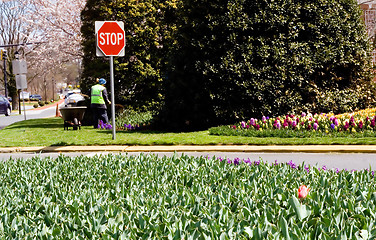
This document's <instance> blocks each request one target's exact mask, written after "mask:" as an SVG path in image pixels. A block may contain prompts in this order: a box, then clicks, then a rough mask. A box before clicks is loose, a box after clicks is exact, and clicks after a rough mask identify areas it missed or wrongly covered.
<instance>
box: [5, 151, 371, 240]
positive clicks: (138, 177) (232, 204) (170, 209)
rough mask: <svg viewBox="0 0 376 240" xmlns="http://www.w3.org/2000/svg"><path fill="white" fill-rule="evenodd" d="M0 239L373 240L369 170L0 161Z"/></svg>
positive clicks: (137, 160) (149, 159)
mask: <svg viewBox="0 0 376 240" xmlns="http://www.w3.org/2000/svg"><path fill="white" fill-rule="evenodd" d="M0 168H1V175H0V178H1V179H0V185H1V188H0V189H1V193H0V203H1V205H0V208H1V211H0V214H1V216H0V236H1V237H0V238H1V239H187V240H188V239H375V238H376V225H375V223H376V207H375V203H376V187H375V180H374V172H373V170H371V169H368V170H367V169H365V170H362V171H346V170H341V171H340V170H338V169H327V168H326V167H321V168H318V167H316V166H308V165H305V164H301V165H296V164H295V163H293V162H289V163H278V161H276V162H274V163H272V164H270V163H264V162H263V161H262V159H239V158H235V159H227V158H217V157H213V158H208V157H204V156H202V157H189V156H186V155H176V154H175V155H173V156H171V157H158V156H156V155H143V154H141V155H137V156H130V155H120V154H119V155H105V156H95V157H84V156H81V157H66V156H63V155H61V156H59V157H58V158H56V159H52V158H40V157H34V158H32V159H9V160H7V161H4V162H1V164H0Z"/></svg>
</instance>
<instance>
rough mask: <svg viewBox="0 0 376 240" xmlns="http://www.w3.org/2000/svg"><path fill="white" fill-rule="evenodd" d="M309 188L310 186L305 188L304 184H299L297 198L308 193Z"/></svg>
mask: <svg viewBox="0 0 376 240" xmlns="http://www.w3.org/2000/svg"><path fill="white" fill-rule="evenodd" d="M309 190H310V188H307V187H306V186H305V185H302V186H300V187H299V189H298V197H299V199H304V198H306V197H307V195H308V192H309Z"/></svg>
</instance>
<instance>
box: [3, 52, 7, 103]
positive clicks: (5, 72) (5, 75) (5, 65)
mask: <svg viewBox="0 0 376 240" xmlns="http://www.w3.org/2000/svg"><path fill="white" fill-rule="evenodd" d="M3 58H4V88H5V97H6V98H8V84H7V64H6V60H7V58H6V57H3Z"/></svg>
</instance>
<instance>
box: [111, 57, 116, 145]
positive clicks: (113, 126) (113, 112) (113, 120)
mask: <svg viewBox="0 0 376 240" xmlns="http://www.w3.org/2000/svg"><path fill="white" fill-rule="evenodd" d="M110 74H111V76H110V79H111V118H112V140H115V139H116V125H115V86H114V82H115V81H114V57H113V56H110Z"/></svg>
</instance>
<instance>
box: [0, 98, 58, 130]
mask: <svg viewBox="0 0 376 240" xmlns="http://www.w3.org/2000/svg"><path fill="white" fill-rule="evenodd" d="M21 108H22V114H21V115H20V114H19V113H18V112H16V113H15V112H12V114H11V115H10V116H8V117H7V116H5V115H0V129H3V128H4V127H6V126H9V125H10V124H12V123H15V122H19V121H23V120H25V116H24V111H23V106H21ZM26 109H27V108H26ZM54 116H56V103H55V104H51V105H50V107H48V108H43V109H40V110H39V109H30V107H29V110H26V119H38V118H49V117H54Z"/></svg>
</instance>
